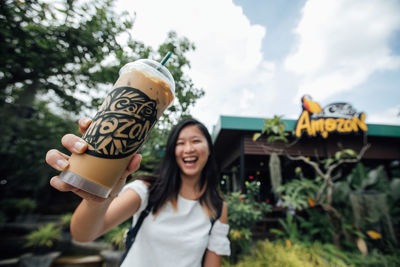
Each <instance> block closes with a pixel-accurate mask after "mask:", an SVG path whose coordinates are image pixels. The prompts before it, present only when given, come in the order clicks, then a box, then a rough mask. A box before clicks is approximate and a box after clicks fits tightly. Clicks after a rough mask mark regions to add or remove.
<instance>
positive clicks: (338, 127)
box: [296, 95, 368, 138]
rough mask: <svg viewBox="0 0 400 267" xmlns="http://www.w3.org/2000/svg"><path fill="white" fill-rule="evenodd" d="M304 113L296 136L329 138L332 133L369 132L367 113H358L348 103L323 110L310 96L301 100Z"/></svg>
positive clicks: (298, 124) (297, 125)
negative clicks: (366, 121)
mask: <svg viewBox="0 0 400 267" xmlns="http://www.w3.org/2000/svg"><path fill="white" fill-rule="evenodd" d="M301 102H302V106H303V111H302V113H301V115H300V118H299V119H298V120H297V124H296V136H297V137H300V136H301V135H302V134H307V135H308V136H317V135H321V136H322V137H323V138H327V137H328V135H329V134H330V133H333V132H337V133H346V134H347V133H358V132H360V131H361V132H366V131H368V127H367V124H366V123H365V113H364V112H357V111H356V110H355V109H354V108H353V107H352V106H351V105H350V104H348V103H332V104H329V105H327V106H326V107H324V108H322V107H321V106H320V105H319V104H318V103H317V102H315V101H313V100H312V98H311V97H310V96H309V95H305V96H303V97H302V98H301Z"/></svg>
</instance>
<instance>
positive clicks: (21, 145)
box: [0, 102, 77, 213]
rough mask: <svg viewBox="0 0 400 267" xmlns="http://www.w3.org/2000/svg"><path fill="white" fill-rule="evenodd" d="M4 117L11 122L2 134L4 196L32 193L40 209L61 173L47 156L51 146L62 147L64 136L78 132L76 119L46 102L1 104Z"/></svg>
mask: <svg viewBox="0 0 400 267" xmlns="http://www.w3.org/2000/svg"><path fill="white" fill-rule="evenodd" d="M0 120H1V121H6V122H7V123H6V124H4V125H3V128H2V131H3V133H2V135H1V136H0V157H1V158H2V160H1V161H0V172H1V173H2V179H4V181H5V184H4V185H2V188H1V190H2V191H1V195H0V198H1V199H7V198H15V197H18V198H21V196H31V197H32V198H33V200H35V201H36V202H37V204H38V208H40V206H41V205H42V206H44V205H43V204H42V203H43V202H46V201H47V197H48V194H44V193H43V192H44V191H45V190H48V182H49V178H50V177H52V176H54V175H55V174H56V173H57V172H56V171H54V170H52V169H51V168H50V167H48V166H47V164H46V163H45V155H46V153H47V151H48V150H50V149H51V148H58V149H60V150H62V147H61V143H60V140H61V137H62V136H63V135H64V134H65V133H74V132H75V133H77V126H76V122H75V121H73V120H72V119H70V118H68V116H66V115H64V116H63V117H61V116H58V115H55V114H53V113H52V112H50V111H49V109H48V108H47V106H46V103H43V102H41V103H37V105H35V106H34V107H32V108H29V109H28V108H23V107H21V106H18V105H8V104H6V105H4V106H1V105H0ZM22 212H23V211H21V213H22Z"/></svg>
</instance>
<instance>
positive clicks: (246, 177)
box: [212, 107, 400, 201]
mask: <svg viewBox="0 0 400 267" xmlns="http://www.w3.org/2000/svg"><path fill="white" fill-rule="evenodd" d="M303 108H304V107H303ZM305 111H306V109H303V112H302V114H301V115H300V116H299V119H298V120H283V121H284V122H285V123H286V127H285V131H286V132H288V133H290V134H289V141H290V142H294V144H293V145H291V146H287V145H286V144H284V143H283V142H275V143H272V144H268V143H267V142H266V139H264V138H260V139H258V140H256V141H253V135H254V133H257V132H260V131H261V129H262V127H263V125H264V118H253V117H235V116H221V117H220V118H219V121H218V123H217V125H216V126H215V127H214V129H213V133H212V136H213V142H214V145H215V150H216V157H217V161H218V165H219V167H220V170H221V173H222V188H223V190H224V191H235V190H240V189H243V188H244V183H245V182H246V181H258V182H260V183H261V186H260V190H261V192H260V197H261V198H262V199H263V200H264V199H265V200H268V201H269V200H271V201H272V200H273V198H274V197H273V194H272V192H271V186H272V185H271V168H270V164H271V155H272V154H277V155H278V157H277V158H278V161H277V162H275V163H272V164H278V165H279V167H280V168H279V169H280V172H281V173H280V175H281V177H282V182H284V181H285V180H288V179H292V178H293V177H294V176H295V174H294V170H295V168H296V167H299V166H301V168H302V171H303V172H304V175H305V176H306V177H309V178H311V177H315V173H314V172H313V170H312V169H311V168H310V167H308V166H305V165H304V164H302V163H301V162H299V161H293V160H289V159H288V157H287V155H291V156H298V155H302V156H306V157H310V158H312V159H314V160H322V159H326V158H330V157H333V156H334V155H335V153H336V152H337V151H340V150H342V149H352V150H354V151H355V152H357V153H359V152H360V151H361V150H362V148H363V147H364V146H365V145H367V144H369V145H370V146H369V148H368V149H367V150H366V152H365V154H364V155H363V157H362V162H363V164H365V165H366V166H370V167H375V166H378V165H381V164H382V165H384V166H385V168H386V169H387V170H388V171H391V169H393V168H396V169H398V168H399V160H400V126H393V125H378V124H365V123H364V124H363V121H365V114H364V113H358V114H357V118H358V121H357V119H355V118H350V117H347V119H346V117H345V116H344V117H343V116H342V117H341V118H338V117H337V116H336V117H335V116H333V115H332V114H329V116H325V117H324V118H323V117H322V116H319V117H318V116H317V117H316V116H309V117H307V118H306V115H310V114H311V112H309V114H305V113H304V112H305ZM353 115H354V114H353ZM324 120H326V121H324ZM332 120H335V121H332ZM321 125H324V126H321ZM333 125H336V126H333ZM339 125H343V126H340V127H341V128H340V127H339ZM335 127H336V128H335ZM346 167H347V166H346V165H344V166H343V168H344V172H346ZM351 167H352V166H348V168H351Z"/></svg>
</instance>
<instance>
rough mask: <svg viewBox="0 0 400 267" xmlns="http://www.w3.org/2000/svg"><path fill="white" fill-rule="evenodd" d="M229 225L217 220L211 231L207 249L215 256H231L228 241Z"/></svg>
mask: <svg viewBox="0 0 400 267" xmlns="http://www.w3.org/2000/svg"><path fill="white" fill-rule="evenodd" d="M228 233H229V225H228V224H225V223H221V222H220V221H219V220H217V221H216V222H215V223H214V226H213V228H212V229H211V234H210V238H209V240H208V246H207V248H208V249H209V250H211V251H213V252H215V253H216V254H217V255H221V256H222V255H223V256H229V255H231V248H230V241H229V239H228Z"/></svg>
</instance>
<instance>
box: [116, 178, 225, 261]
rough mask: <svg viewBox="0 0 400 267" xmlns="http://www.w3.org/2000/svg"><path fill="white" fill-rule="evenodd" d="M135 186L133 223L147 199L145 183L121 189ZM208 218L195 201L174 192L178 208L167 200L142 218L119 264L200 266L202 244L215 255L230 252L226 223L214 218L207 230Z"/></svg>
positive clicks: (145, 204)
mask: <svg viewBox="0 0 400 267" xmlns="http://www.w3.org/2000/svg"><path fill="white" fill-rule="evenodd" d="M127 189H132V190H135V191H136V192H137V193H138V194H139V196H140V198H141V205H140V208H139V210H138V212H136V214H135V215H134V216H133V224H135V223H136V221H137V219H138V218H139V215H140V213H141V212H142V211H143V210H144V209H145V208H146V206H147V202H148V195H149V194H148V187H147V186H146V185H145V184H144V183H143V182H142V181H140V180H136V181H134V182H132V183H130V184H127V185H126V186H125V187H124V189H123V190H122V192H123V191H125V190H127ZM210 227H211V222H210V218H209V217H208V216H207V215H206V213H205V212H204V210H203V208H202V207H201V205H200V203H199V201H197V200H189V199H185V198H183V197H181V196H178V210H176V211H175V210H174V209H173V208H172V204H171V202H168V203H167V204H166V205H165V206H164V207H163V208H162V210H161V211H160V212H159V213H158V214H157V216H154V215H153V214H152V213H150V214H149V215H148V216H147V217H146V218H145V219H144V221H143V224H142V226H141V227H140V229H139V232H138V233H137V236H136V239H135V242H134V243H133V245H132V247H131V249H130V251H129V253H128V255H127V256H126V258H125V260H124V262H123V263H122V265H121V267H152V266H154V267H200V266H201V260H202V257H203V255H204V252H205V250H206V248H208V249H209V250H211V251H213V252H215V253H216V254H218V255H230V243H229V239H228V237H227V235H228V232H229V226H228V225H227V224H223V223H221V222H220V221H219V220H217V221H216V222H215V223H214V226H213V229H212V230H211V234H209V232H210Z"/></svg>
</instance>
